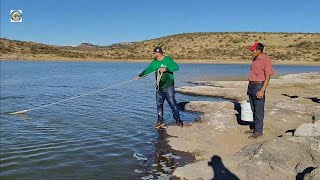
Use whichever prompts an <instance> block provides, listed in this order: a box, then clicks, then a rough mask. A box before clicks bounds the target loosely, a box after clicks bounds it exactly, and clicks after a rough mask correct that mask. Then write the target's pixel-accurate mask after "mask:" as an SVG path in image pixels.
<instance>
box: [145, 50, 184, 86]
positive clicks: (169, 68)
mask: <svg viewBox="0 0 320 180" xmlns="http://www.w3.org/2000/svg"><path fill="white" fill-rule="evenodd" d="M161 67H165V68H166V71H165V72H164V73H163V75H162V77H161V80H160V83H159V90H163V89H165V88H167V87H169V86H172V85H174V76H173V72H174V71H178V70H179V66H178V64H177V63H175V62H174V61H173V59H172V58H171V57H169V56H165V57H164V58H163V59H162V60H161V61H158V60H153V61H152V62H151V63H150V64H149V66H148V67H147V68H146V69H145V70H144V71H143V72H142V73H140V74H139V76H140V77H142V76H144V75H147V74H149V73H151V72H153V71H156V70H158V69H159V68H161ZM157 73H158V72H156V73H155V77H157Z"/></svg>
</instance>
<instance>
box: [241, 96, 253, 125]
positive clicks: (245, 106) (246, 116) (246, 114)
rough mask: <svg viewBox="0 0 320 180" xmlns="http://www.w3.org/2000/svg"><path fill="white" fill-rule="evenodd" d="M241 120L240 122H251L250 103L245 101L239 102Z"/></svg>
mask: <svg viewBox="0 0 320 180" xmlns="http://www.w3.org/2000/svg"><path fill="white" fill-rule="evenodd" d="M241 120H242V121H249V122H252V121H253V113H252V110H251V106H250V103H249V102H247V101H242V102H241Z"/></svg>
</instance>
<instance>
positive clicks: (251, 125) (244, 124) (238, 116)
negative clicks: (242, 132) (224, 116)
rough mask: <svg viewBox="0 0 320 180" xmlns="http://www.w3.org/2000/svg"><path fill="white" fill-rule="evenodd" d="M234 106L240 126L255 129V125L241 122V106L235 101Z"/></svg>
mask: <svg viewBox="0 0 320 180" xmlns="http://www.w3.org/2000/svg"><path fill="white" fill-rule="evenodd" d="M233 104H234V110H236V111H237V112H238V113H237V114H236V117H237V122H238V124H239V125H242V126H249V127H250V129H251V128H253V123H252V122H248V121H242V120H241V104H240V103H239V102H237V101H233Z"/></svg>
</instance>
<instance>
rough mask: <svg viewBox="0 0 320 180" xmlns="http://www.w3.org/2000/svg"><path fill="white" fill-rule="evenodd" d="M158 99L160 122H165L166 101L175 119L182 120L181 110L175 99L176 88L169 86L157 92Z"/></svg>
mask: <svg viewBox="0 0 320 180" xmlns="http://www.w3.org/2000/svg"><path fill="white" fill-rule="evenodd" d="M156 98H157V110H158V121H163V103H164V100H167V102H168V103H169V105H170V107H171V110H172V114H173V118H174V119H175V120H180V114H179V109H178V106H177V102H176V99H175V90H174V86H169V87H167V88H165V89H163V90H159V91H157V92H156Z"/></svg>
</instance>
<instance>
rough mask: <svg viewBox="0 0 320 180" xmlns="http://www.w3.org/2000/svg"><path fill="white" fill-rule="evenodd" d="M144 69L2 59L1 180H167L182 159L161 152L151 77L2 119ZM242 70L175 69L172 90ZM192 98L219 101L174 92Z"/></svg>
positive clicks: (187, 116)
mask: <svg viewBox="0 0 320 180" xmlns="http://www.w3.org/2000/svg"><path fill="white" fill-rule="evenodd" d="M147 65H148V64H147V63H105V62H92V63H89V62H18V61H15V62H7V61H2V62H1V94H0V95H1V115H0V117H1V120H0V133H1V134H0V135H1V136H0V138H1V139H0V140H1V141H0V148H1V149H0V158H1V159H0V177H1V179H141V178H143V179H152V178H156V177H163V178H165V179H166V178H168V177H170V174H171V173H172V171H173V170H174V168H175V167H177V166H179V165H181V164H179V161H181V158H180V157H179V156H176V155H177V154H175V153H174V152H173V155H172V154H170V153H172V152H168V150H159V148H161V147H160V146H161V145H160V146H159V143H160V144H162V142H163V139H161V138H162V137H161V136H159V133H158V132H157V131H156V130H155V129H154V128H153V126H154V124H155V121H156V118H157V116H156V105H155V91H154V75H151V76H149V77H146V78H144V79H141V80H139V81H134V82H130V83H127V84H124V85H121V86H118V87H115V88H112V89H108V90H106V91H102V92H98V93H95V94H92V95H89V96H85V97H81V98H78V99H74V100H72V101H68V102H65V103H62V104H57V105H54V106H50V107H47V108H44V109H37V110H34V111H30V112H28V113H27V114H23V115H16V116H13V115H7V114H5V113H6V112H12V111H17V110H24V109H29V108H33V107H37V106H40V105H44V104H48V103H52V102H56V101H60V100H62V99H66V98H69V97H73V96H77V95H80V94H83V93H88V92H91V91H96V90H99V89H102V88H105V87H109V86H112V85H115V84H118V83H121V82H125V81H128V80H130V79H131V78H132V77H134V76H136V75H137V74H139V73H140V72H141V71H142V70H143V69H144V68H145V67H146V66H147ZM275 70H276V72H277V73H278V74H287V73H297V72H310V71H313V72H319V71H320V67H304V66H275ZM248 71H249V65H206V64H180V71H178V72H177V73H175V78H176V86H177V87H179V86H185V85H190V84H189V83H188V82H190V81H198V80H202V81H206V80H215V79H219V78H223V77H228V78H230V77H236V79H246V76H247V74H248ZM192 100H211V101H220V100H221V99H218V98H205V97H192V96H185V95H181V94H177V101H178V102H184V101H192ZM198 115H199V114H195V113H188V112H182V119H183V120H185V121H186V122H192V121H194V119H195V118H196V117H197V116H198ZM165 118H166V122H167V123H170V122H172V121H173V118H172V115H171V111H170V108H169V106H168V105H167V104H166V105H165ZM160 135H161V134H160ZM159 152H160V154H159ZM161 155H162V156H161ZM159 156H161V158H159ZM186 161H187V160H186Z"/></svg>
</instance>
